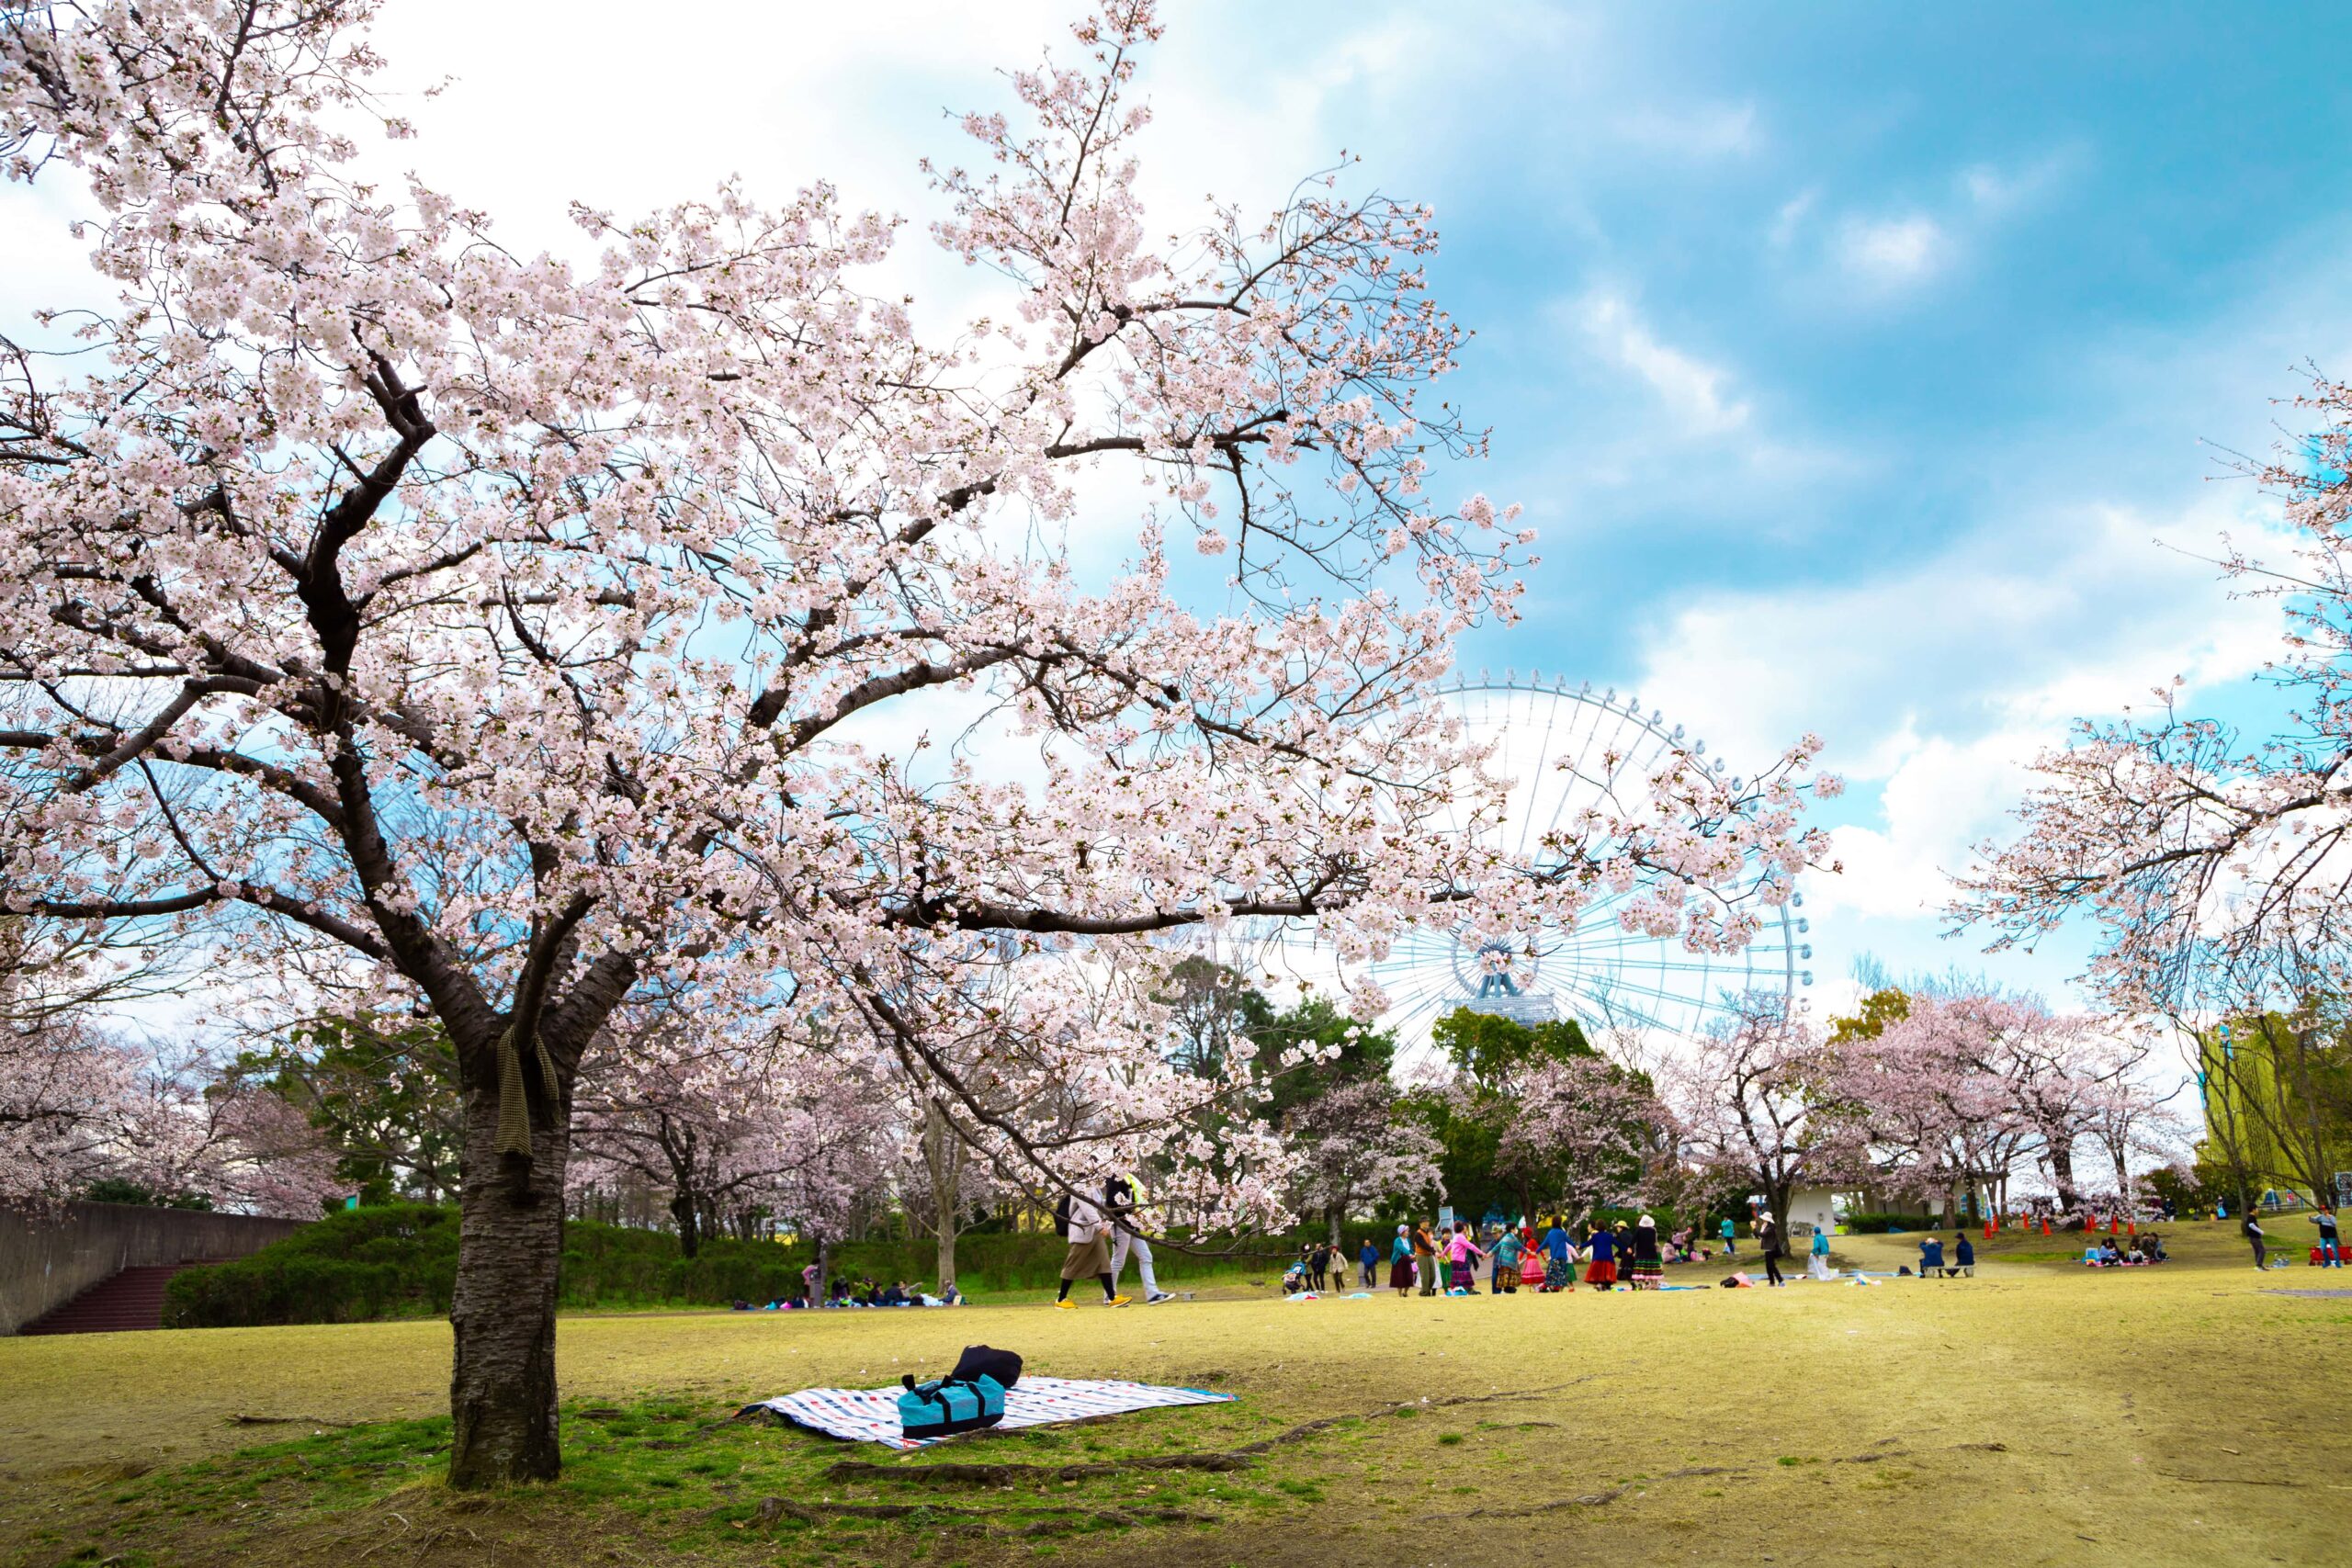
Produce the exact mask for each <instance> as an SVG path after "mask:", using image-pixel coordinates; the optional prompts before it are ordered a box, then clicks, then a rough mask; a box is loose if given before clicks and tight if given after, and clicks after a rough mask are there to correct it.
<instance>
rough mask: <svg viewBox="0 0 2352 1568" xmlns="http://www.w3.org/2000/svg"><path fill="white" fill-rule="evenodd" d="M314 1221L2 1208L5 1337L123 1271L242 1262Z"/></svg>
mask: <svg viewBox="0 0 2352 1568" xmlns="http://www.w3.org/2000/svg"><path fill="white" fill-rule="evenodd" d="M309 1223H310V1222H309V1221H307V1220H266V1219H261V1218H257V1217H256V1216H254V1215H252V1214H209V1213H198V1212H196V1211H193V1210H188V1209H148V1208H141V1207H140V1206H139V1205H138V1204H135V1203H61V1204H59V1205H57V1206H56V1207H55V1208H53V1209H49V1210H43V1211H37V1212H35V1211H21V1210H16V1209H5V1208H0V1334H14V1333H16V1332H17V1330H18V1329H19V1328H22V1327H23V1326H24V1325H26V1324H28V1323H30V1322H31V1321H32V1320H33V1319H35V1318H37V1317H39V1316H40V1315H41V1314H43V1313H46V1312H48V1311H49V1310H50V1309H51V1307H57V1306H62V1305H63V1304H64V1303H67V1302H70V1301H72V1300H73V1299H74V1297H75V1296H78V1295H80V1294H81V1293H82V1292H84V1291H86V1290H88V1289H89V1288H90V1287H91V1286H92V1285H95V1284H96V1283H97V1282H98V1281H99V1280H105V1279H107V1278H110V1277H111V1276H112V1275H114V1274H115V1273H116V1272H117V1271H118V1270H120V1269H130V1268H134V1267H137V1266H139V1265H141V1264H148V1263H193V1262H198V1261H209V1262H219V1261H222V1260H224V1259H227V1258H243V1257H246V1256H248V1255H250V1254H252V1253H255V1252H259V1251H260V1250H261V1249H262V1248H263V1247H267V1246H268V1245H269V1244H270V1243H271V1242H273V1241H277V1240H279V1239H281V1238H282V1237H285V1236H289V1235H293V1234H294V1233H295V1232H296V1231H298V1230H300V1229H301V1228H302V1227H303V1226H304V1225H305V1224H309Z"/></svg>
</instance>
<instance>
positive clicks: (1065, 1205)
mask: <svg viewBox="0 0 2352 1568" xmlns="http://www.w3.org/2000/svg"><path fill="white" fill-rule="evenodd" d="M1054 1234H1055V1235H1057V1236H1061V1237H1063V1238H1064V1239H1068V1237H1069V1193H1067V1192H1065V1193H1063V1194H1062V1196H1061V1201H1059V1202H1058V1203H1056V1204H1055V1205H1054Z"/></svg>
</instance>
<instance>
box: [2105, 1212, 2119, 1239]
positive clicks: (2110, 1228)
mask: <svg viewBox="0 0 2352 1568" xmlns="http://www.w3.org/2000/svg"><path fill="white" fill-rule="evenodd" d="M2116 1224H2117V1221H2116V1218H2115V1216H2114V1215H2113V1214H2109V1215H2108V1216H2107V1234H2108V1235H2114V1234H2115V1227H2116Z"/></svg>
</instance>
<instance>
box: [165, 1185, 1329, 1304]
mask: <svg viewBox="0 0 2352 1568" xmlns="http://www.w3.org/2000/svg"><path fill="white" fill-rule="evenodd" d="M1315 1235H1317V1233H1316V1232H1315V1231H1314V1230H1312V1229H1311V1228H1309V1229H1302V1230H1301V1231H1299V1232H1297V1233H1295V1234H1294V1235H1272V1236H1262V1237H1253V1238H1251V1239H1250V1241H1249V1242H1248V1243H1247V1244H1245V1245H1246V1246H1247V1247H1249V1249H1250V1252H1252V1253H1255V1254H1261V1255H1262V1256H1259V1257H1250V1258H1200V1257H1194V1256H1192V1255H1190V1254H1187V1253H1185V1252H1182V1251H1180V1250H1177V1248H1176V1247H1162V1248H1159V1250H1158V1252H1157V1258H1156V1261H1157V1264H1158V1273H1159V1280H1160V1282H1161V1283H1162V1284H1166V1285H1174V1286H1178V1287H1183V1286H1187V1285H1192V1284H1197V1283H1203V1282H1205V1281H1207V1280H1210V1279H1213V1278H1221V1279H1227V1280H1229V1279H1232V1278H1233V1277H1235V1276H1236V1275H1237V1274H1242V1275H1248V1276H1250V1277H1253V1278H1254V1277H1259V1276H1263V1277H1265V1278H1266V1279H1268V1280H1272V1279H1275V1278H1279V1276H1280V1274H1281V1272H1282V1265H1281V1262H1280V1261H1279V1258H1283V1257H1288V1256H1292V1255H1295V1253H1296V1252H1297V1250H1298V1244H1299V1242H1300V1241H1301V1240H1309V1239H1313V1238H1314V1237H1315ZM1350 1239H1351V1242H1352V1241H1354V1240H1356V1239H1357V1238H1355V1237H1354V1236H1353V1235H1352V1231H1351V1237H1350ZM1180 1245H1181V1244H1180ZM1212 1245H1215V1246H1220V1247H1221V1246H1224V1245H1229V1244H1221V1243H1220V1244H1212ZM1063 1251H1064V1244H1063V1241H1062V1238H1061V1237H1059V1236H1057V1235H1054V1234H1053V1233H1052V1232H1051V1231H1046V1232H1042V1233H1038V1232H1019V1233H1014V1232H999V1233H992V1234H988V1233H984V1234H974V1235H966V1236H965V1237H963V1238H962V1240H961V1241H960V1242H959V1243H958V1244H957V1246H956V1281H957V1283H958V1284H959V1285H960V1286H961V1287H962V1288H963V1290H964V1292H965V1293H966V1294H967V1295H969V1296H973V1297H976V1298H981V1299H985V1298H987V1297H989V1296H992V1295H1003V1294H1007V1293H1011V1292H1022V1291H1041V1290H1051V1289H1052V1288H1053V1286H1054V1284H1055V1282H1056V1281H1057V1280H1058V1279H1059V1278H1060V1275H1061V1263H1062V1255H1063ZM813 1257H814V1249H813V1248H812V1247H810V1246H809V1244H808V1243H806V1242H795V1243H792V1244H789V1245H786V1244H780V1243H777V1242H773V1241H739V1240H736V1239H734V1238H732V1237H717V1238H712V1239H709V1240H706V1241H705V1242H704V1243H703V1244H702V1246H701V1248H700V1249H699V1251H698V1253H697V1255H696V1256H695V1257H693V1258H681V1257H680V1256H679V1255H678V1238H677V1237H676V1236H675V1235H672V1234H670V1233H669V1232H667V1231H647V1230H632V1229H628V1228H627V1227H625V1226H621V1225H606V1224H595V1223H594V1222H592V1221H586V1220H571V1221H567V1222H565V1224H564V1227H563V1256H562V1262H561V1272H560V1275H559V1278H558V1284H557V1300H558V1302H559V1303H560V1304H561V1305H562V1306H563V1307H564V1308H566V1309H568V1310H571V1311H575V1312H577V1311H590V1310H596V1309H605V1310H614V1309H628V1308H638V1307H656V1306H725V1305H727V1304H729V1303H732V1302H737V1301H746V1302H767V1301H773V1300H775V1299H776V1298H778V1297H782V1296H788V1295H790V1294H791V1293H792V1292H794V1291H795V1290H797V1289H798V1288H799V1285H800V1278H801V1270H802V1269H804V1268H805V1267H807V1265H808V1264H809V1262H810V1261H811V1259H812V1258H813ZM937 1267H938V1250H937V1247H936V1246H935V1245H934V1244H933V1243H932V1242H931V1241H928V1240H922V1241H913V1242H905V1241H873V1242H849V1243H844V1244H842V1246H839V1247H835V1248H834V1249H833V1254H832V1269H833V1272H834V1274H835V1275H836V1276H845V1277H847V1278H850V1279H853V1280H854V1279H857V1278H859V1277H861V1276H865V1275H871V1276H873V1278H874V1279H876V1280H885V1281H887V1280H920V1281H926V1282H930V1281H933V1280H935V1277H936V1269H937ZM457 1278H458V1212H457V1211H456V1210H455V1209H442V1208H434V1207H430V1206H427V1205H424V1204H419V1203H386V1204H381V1205H378V1206H374V1207H368V1208H359V1209H346V1210H339V1211H337V1212H336V1213H333V1214H330V1215H328V1216H327V1217H326V1218H325V1219H322V1220H321V1221H319V1222H318V1223H317V1224H311V1225H305V1226H304V1227H303V1228H302V1229H301V1230H300V1231H299V1232H297V1233H296V1234H294V1235H290V1236H288V1237H287V1238H286V1239H285V1240H283V1241H280V1242H277V1243H275V1244H273V1245H271V1246H269V1247H264V1248H263V1249H262V1250H261V1251H259V1252H256V1253H254V1255H253V1256H252V1257H250V1258H242V1259H240V1260H239V1261H237V1262H234V1263H216V1264H210V1265H208V1266H206V1267H204V1268H200V1269H184V1270H182V1271H181V1272H180V1273H179V1274H178V1275H177V1276H175V1278H174V1279H173V1280H172V1282H171V1284H170V1285H169V1287H167V1289H166V1291H165V1294H164V1322H165V1323H166V1324H167V1325H170V1326H172V1327H175V1328H231V1327H247V1326H254V1325H267V1324H286V1323H359V1322H366V1321H369V1320H373V1319H378V1318H395V1317H437V1316H441V1315H444V1314H447V1312H448V1310H449V1299H450V1296H451V1293H452V1292H454V1290H455V1289H456V1285H457Z"/></svg>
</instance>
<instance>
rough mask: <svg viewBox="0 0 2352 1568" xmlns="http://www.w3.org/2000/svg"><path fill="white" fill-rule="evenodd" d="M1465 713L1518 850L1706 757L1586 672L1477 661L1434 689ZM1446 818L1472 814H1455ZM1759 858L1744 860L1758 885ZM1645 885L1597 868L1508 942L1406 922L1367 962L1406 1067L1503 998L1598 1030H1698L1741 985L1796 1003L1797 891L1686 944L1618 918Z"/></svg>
mask: <svg viewBox="0 0 2352 1568" xmlns="http://www.w3.org/2000/svg"><path fill="white" fill-rule="evenodd" d="M1423 700H1424V701H1426V702H1430V703H1435V704H1440V705H1443V706H1444V707H1445V708H1447V709H1449V710H1450V711H1451V712H1452V713H1453V715H1454V716H1457V717H1459V718H1460V719H1461V720H1462V723H1463V727H1464V731H1465V735H1466V738H1467V739H1471V740H1473V741H1477V742H1488V741H1491V742H1492V743H1493V745H1494V750H1493V753H1492V758H1491V761H1489V763H1488V764H1487V766H1488V770H1489V772H1490V773H1492V774H1493V776H1494V777H1496V778H1498V779H1504V780H1509V781H1510V797H1509V808H1508V810H1507V812H1506V814H1505V817H1504V819H1503V821H1502V822H1501V823H1500V824H1499V825H1498V826H1495V827H1490V828H1487V829H1482V830H1483V831H1484V832H1486V833H1487V835H1488V836H1489V837H1491V838H1493V839H1494V840H1495V841H1496V843H1497V844H1498V847H1500V848H1502V849H1504V850H1505V851H1506V852H1509V853H1510V854H1511V855H1512V857H1513V858H1514V859H1519V860H1522V861H1523V860H1524V859H1525V858H1526V857H1527V856H1528V855H1530V854H1532V853H1533V852H1535V851H1536V850H1537V849H1538V848H1539V847H1540V846H1541V845H1542V843H1543V840H1544V834H1545V833H1547V832H1549V831H1551V830H1552V829H1555V828H1556V829H1564V830H1565V829H1570V828H1571V827H1572V825H1573V824H1574V822H1575V820H1576V818H1577V815H1578V814H1579V813H1580V812H1582V811H1583V810H1585V809H1586V808H1587V807H1593V806H1600V805H1603V804H1604V803H1605V802H1607V801H1608V800H1609V799H1611V797H1612V796H1613V797H1616V798H1637V797H1639V796H1640V795H1642V794H1643V793H1644V792H1645V788H1646V785H1647V781H1648V780H1649V778H1650V777H1651V776H1652V775H1653V774H1654V773H1657V771H1658V770H1659V769H1661V768H1662V767H1664V766H1666V765H1667V764H1668V761H1669V760H1670V759H1671V757H1672V756H1673V754H1674V753H1675V752H1677V751H1678V750H1687V751H1689V752H1691V753H1692V754H1693V755H1695V756H1696V757H1697V758H1698V759H1699V761H1701V763H1702V765H1708V766H1711V767H1712V768H1713V771H1714V772H1716V773H1723V772H1724V761H1722V760H1721V759H1716V760H1714V761H1712V763H1710V762H1709V761H1708V759H1707V756H1706V750H1707V748H1706V743H1705V742H1704V741H1700V740H1693V739H1686V738H1685V737H1684V735H1683V731H1682V727H1681V726H1679V725H1672V726H1669V725H1668V720H1667V719H1666V717H1665V716H1664V715H1663V714H1661V713H1659V712H1657V711H1656V710H1652V711H1650V712H1648V713H1645V712H1644V711H1643V706H1642V703H1641V701H1640V699H1638V698H1636V697H1634V696H1630V695H1629V696H1623V697H1621V696H1619V695H1618V694H1616V692H1615V691H1614V690H1611V691H1608V692H1602V693H1596V692H1595V691H1593V689H1592V685H1591V682H1585V683H1584V684H1582V685H1580V686H1571V685H1569V684H1568V683H1567V682H1565V681H1559V680H1546V679H1545V678H1544V677H1543V676H1540V675H1536V674H1532V673H1531V674H1528V675H1525V676H1521V675H1519V674H1518V673H1516V672H1515V671H1506V672H1505V673H1504V674H1503V675H1501V676H1500V677H1495V676H1491V675H1488V674H1487V673H1486V672H1485V671H1480V672H1479V673H1478V674H1476V675H1475V676H1467V677H1464V678H1463V679H1461V680H1459V681H1457V682H1454V683H1453V684H1451V685H1449V686H1445V687H1441V688H1439V689H1437V690H1435V691H1433V692H1431V693H1430V694H1429V695H1428V696H1427V697H1426V698H1424V699H1423ZM1450 825H1451V826H1452V827H1453V829H1454V830H1456V831H1468V830H1470V829H1469V828H1468V826H1467V824H1466V823H1464V822H1462V821H1460V820H1458V819H1457V820H1455V821H1454V822H1453V823H1452V824H1450ZM1765 874H1766V868H1765V867H1763V866H1762V865H1760V864H1759V865H1758V866H1756V867H1754V868H1753V869H1752V870H1751V871H1750V872H1748V873H1747V874H1745V886H1743V887H1742V888H1740V889H1738V891H1745V890H1746V889H1747V888H1752V887H1754V886H1756V885H1757V884H1758V883H1760V882H1761V881H1762V880H1763V878H1764V876H1765ZM1643 887H1644V885H1643V884H1642V883H1639V882H1637V883H1635V885H1634V886H1633V887H1632V888H1631V889H1629V890H1628V891H1626V892H1623V893H1618V892H1615V891H1613V890H1612V889H1611V888H1609V887H1608V886H1606V885H1605V884H1604V885H1602V886H1600V887H1598V888H1597V889H1596V892H1595V896H1594V897H1593V898H1592V900H1591V901H1590V902H1589V903H1588V904H1587V905H1585V907H1584V908H1581V909H1580V910H1578V911H1577V916H1576V918H1575V920H1574V922H1573V924H1571V925H1568V926H1566V927H1563V928H1555V929H1549V930H1545V931H1535V932H1530V933H1527V934H1526V935H1525V936H1523V937H1521V938H1519V939H1516V940H1513V941H1510V942H1489V943H1487V944H1486V945H1485V946H1484V947H1480V948H1472V947H1470V946H1468V945H1466V944H1465V943H1464V942H1461V941H1459V940H1457V938H1456V937H1455V936H1454V934H1453V933H1452V932H1449V931H1438V930H1427V929H1420V928H1415V929H1413V930H1410V931H1408V932H1406V933H1405V934H1404V935H1403V936H1401V937H1400V938H1399V939H1398V940H1397V942H1396V943H1395V944H1394V945H1393V946H1392V947H1391V948H1390V949H1389V952H1388V954H1387V956H1386V957H1385V958H1384V959H1382V960H1380V961H1379V962H1377V963H1375V964H1374V965H1373V978H1374V980H1375V981H1377V982H1378V983H1379V985H1380V987H1381V989H1382V990H1383V991H1385V993H1386V994H1387V997H1388V1001H1389V1010H1388V1012H1387V1014H1386V1016H1385V1018H1384V1019H1383V1020H1382V1022H1381V1027H1382V1028H1384V1029H1386V1030H1389V1031H1392V1032H1394V1033H1395V1034H1396V1037H1397V1065H1398V1066H1399V1067H1400V1068H1402V1069H1405V1070H1408V1071H1410V1070H1412V1069H1414V1068H1416V1067H1419V1066H1423V1065H1427V1064H1429V1063H1430V1060H1431V1056H1432V1053H1433V1049H1434V1048H1433V1046H1432V1044H1431V1043H1430V1026H1431V1025H1432V1024H1434V1023H1436V1022H1437V1021H1438V1020H1440V1019H1441V1018H1444V1017H1447V1016H1450V1015H1451V1014H1452V1013H1453V1011H1454V1010H1457V1009H1461V1008H1467V1009H1469V1010H1472V1011H1474V1012H1487V1013H1498V1014H1501V1015H1502V1016H1504V1017H1508V1018H1511V1019H1514V1020H1516V1021H1519V1022H1521V1023H1528V1024H1535V1023H1541V1022H1545V1021H1551V1020H1554V1019H1559V1020H1574V1021H1576V1022H1577V1023H1578V1024H1580V1025H1581V1026H1582V1027H1583V1029H1584V1031H1585V1032H1586V1034H1587V1035H1588V1036H1589V1037H1591V1038H1592V1039H1594V1040H1595V1042H1596V1043H1598V1041H1599V1040H1600V1039H1601V1038H1602V1037H1604V1036H1605V1035H1610V1034H1614V1033H1617V1032H1621V1031H1625V1030H1632V1031H1634V1032H1639V1033H1640V1034H1642V1035H1644V1036H1645V1037H1649V1038H1654V1039H1658V1040H1660V1041H1661V1042H1665V1041H1671V1040H1679V1039H1685V1038H1688V1037H1690V1036H1692V1035H1695V1034H1697V1033H1699V1032H1702V1030H1704V1029H1705V1028H1706V1026H1707V1025H1708V1024H1709V1023H1710V1022H1711V1021H1713V1020H1715V1019H1718V1018H1720V1017H1723V1016H1724V1015H1725V1014H1727V1013H1728V1011H1729V1010H1730V1009H1731V1006H1732V1004H1733V1003H1734V1001H1735V1000H1736V998H1741V997H1744V996H1755V995H1758V994H1759V993H1760V994H1761V995H1763V996H1765V997H1768V998H1778V999H1779V1000H1781V1001H1782V1002H1783V1003H1784V1004H1786V1005H1788V1006H1790V1007H1792V1008H1793V1007H1795V1006H1796V1005H1797V1003H1798V1000H1799V998H1798V993H1799V991H1800V990H1801V989H1802V988H1803V987H1807V986H1810V985H1811V984H1812V983H1813V975H1812V972H1811V971H1810V970H1809V969H1807V968H1806V967H1805V964H1807V963H1809V962H1810V961H1811V959H1812V957H1813V948H1812V945H1811V944H1810V943H1808V942H1805V941H1804V937H1805V934H1806V932H1807V930H1808V929H1809V922H1808V921H1807V920H1806V919H1805V918H1804V915H1803V914H1802V913H1801V912H1800V910H1801V909H1802V907H1803V905H1804V895H1803V894H1802V893H1796V894H1792V896H1791V897H1790V898H1789V900H1788V901H1787V903H1785V904H1781V905H1772V904H1767V903H1764V902H1761V901H1760V900H1759V901H1758V902H1757V903H1756V904H1755V905H1754V908H1755V909H1756V912H1757V914H1758V916H1759V918H1760V919H1762V921H1763V927H1762V929H1761V930H1760V931H1758V933H1757V936H1756V940H1755V941H1753V942H1750V943H1749V944H1748V945H1747V947H1745V948H1743V949H1741V950H1740V951H1739V952H1736V953H1693V952H1691V951H1690V950H1688V949H1687V948H1685V947H1684V946H1683V945H1682V943H1681V942H1680V941H1679V939H1677V938H1674V937H1653V936H1648V935H1645V934H1644V933H1643V932H1641V931H1633V930H1628V929H1627V928H1626V927H1625V925H1624V924H1623V922H1622V921H1621V920H1620V919H1619V916H1620V914H1621V913H1622V912H1623V908H1624V906H1625V905H1626V904H1627V903H1628V902H1629V901H1630V900H1632V899H1634V897H1639V896H1640V894H1641V893H1642V891H1643Z"/></svg>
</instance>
